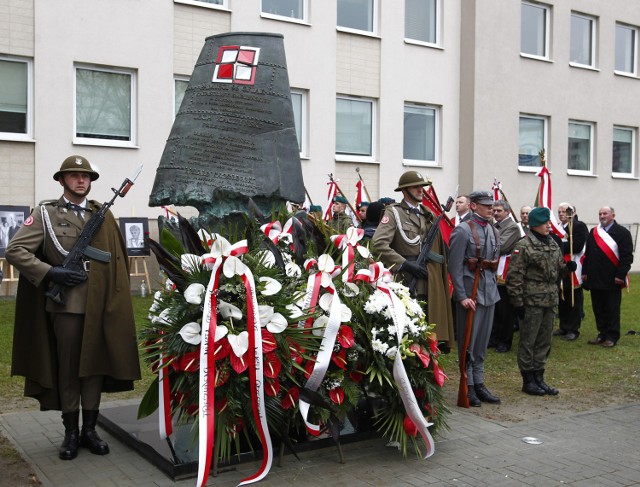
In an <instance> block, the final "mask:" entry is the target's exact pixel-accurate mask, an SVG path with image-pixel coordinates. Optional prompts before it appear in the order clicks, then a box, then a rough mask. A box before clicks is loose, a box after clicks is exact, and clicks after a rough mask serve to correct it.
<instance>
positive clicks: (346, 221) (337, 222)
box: [327, 213, 353, 234]
mask: <svg viewBox="0 0 640 487" xmlns="http://www.w3.org/2000/svg"><path fill="white" fill-rule="evenodd" d="M327 223H328V224H329V226H330V227H331V228H332V229H333V231H334V232H335V233H337V234H343V233H345V232H346V231H347V228H349V227H352V226H353V220H352V219H351V217H350V216H349V215H347V214H346V213H338V214H337V215H333V217H332V218H331V220H329V221H328V222H327Z"/></svg>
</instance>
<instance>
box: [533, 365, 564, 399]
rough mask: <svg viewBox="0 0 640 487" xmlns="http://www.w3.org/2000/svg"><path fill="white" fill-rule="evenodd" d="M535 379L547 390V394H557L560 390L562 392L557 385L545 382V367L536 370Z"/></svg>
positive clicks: (541, 387)
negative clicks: (553, 385)
mask: <svg viewBox="0 0 640 487" xmlns="http://www.w3.org/2000/svg"><path fill="white" fill-rule="evenodd" d="M533 379H534V380H535V381H536V384H538V387H539V388H540V389H542V390H543V391H544V392H545V394H549V395H550V396H555V395H556V394H558V392H560V391H559V390H558V389H556V388H555V387H551V386H550V385H548V384H545V382H544V369H540V370H534V372H533Z"/></svg>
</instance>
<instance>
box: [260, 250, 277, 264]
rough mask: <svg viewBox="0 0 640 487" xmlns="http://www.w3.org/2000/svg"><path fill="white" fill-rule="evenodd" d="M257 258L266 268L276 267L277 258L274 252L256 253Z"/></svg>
mask: <svg viewBox="0 0 640 487" xmlns="http://www.w3.org/2000/svg"><path fill="white" fill-rule="evenodd" d="M256 257H257V258H258V261H259V262H261V263H262V265H263V266H265V267H268V268H271V267H275V265H276V256H275V255H273V252H271V251H270V250H260V251H259V252H256Z"/></svg>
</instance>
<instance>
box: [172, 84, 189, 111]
mask: <svg viewBox="0 0 640 487" xmlns="http://www.w3.org/2000/svg"><path fill="white" fill-rule="evenodd" d="M190 80H191V78H190V77H189V76H180V75H174V76H173V119H174V120H175V119H176V116H177V115H178V111H179V110H180V107H178V108H177V109H176V93H177V90H176V82H178V81H180V82H186V83H187V87H188V86H189V81H190ZM185 91H186V90H185ZM183 100H184V97H183ZM180 105H182V101H181V102H180Z"/></svg>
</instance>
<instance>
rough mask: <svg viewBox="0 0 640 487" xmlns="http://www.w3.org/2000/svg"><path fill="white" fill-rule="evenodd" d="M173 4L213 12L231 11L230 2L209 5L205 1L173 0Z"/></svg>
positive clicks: (225, 0)
mask: <svg viewBox="0 0 640 487" xmlns="http://www.w3.org/2000/svg"><path fill="white" fill-rule="evenodd" d="M173 3H181V4H183V5H193V6H194V7H204V8H210V9H213V10H227V11H228V10H229V0H222V4H220V5H218V4H215V3H208V2H205V1H203V0H173Z"/></svg>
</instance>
